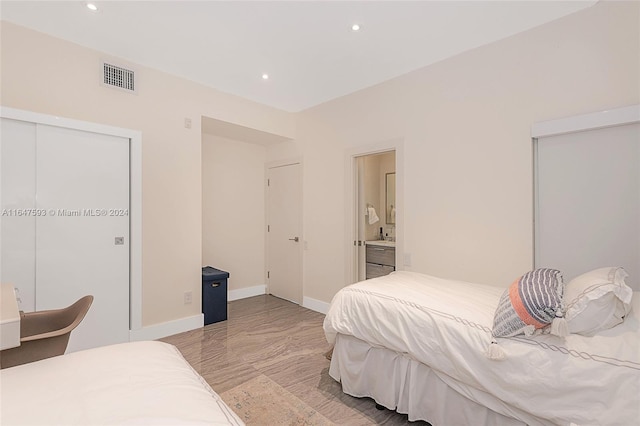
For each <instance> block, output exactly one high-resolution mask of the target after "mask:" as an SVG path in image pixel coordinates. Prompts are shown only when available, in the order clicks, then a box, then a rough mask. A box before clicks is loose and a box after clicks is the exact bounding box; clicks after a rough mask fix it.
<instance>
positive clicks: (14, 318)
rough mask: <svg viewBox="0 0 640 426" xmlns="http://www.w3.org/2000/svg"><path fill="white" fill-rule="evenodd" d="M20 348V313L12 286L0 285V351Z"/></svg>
mask: <svg viewBox="0 0 640 426" xmlns="http://www.w3.org/2000/svg"><path fill="white" fill-rule="evenodd" d="M16 346H20V311H19V310H18V300H17V299H16V293H15V290H14V289H13V285H12V284H0V350H3V349H9V348H15V347H16Z"/></svg>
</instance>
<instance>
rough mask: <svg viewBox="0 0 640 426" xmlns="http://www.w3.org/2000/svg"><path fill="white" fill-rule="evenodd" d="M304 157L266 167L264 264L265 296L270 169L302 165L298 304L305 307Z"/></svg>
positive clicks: (267, 265) (266, 290)
mask: <svg viewBox="0 0 640 426" xmlns="http://www.w3.org/2000/svg"><path fill="white" fill-rule="evenodd" d="M302 160H303V157H301V156H297V157H291V158H287V159H284V160H275V161H269V162H268V163H266V164H265V166H264V218H265V227H264V253H265V262H264V266H265V269H264V282H265V294H270V293H269V277H268V274H267V273H268V271H269V266H270V259H269V256H270V253H269V232H268V231H267V227H268V226H269V187H268V184H267V180H268V179H269V169H273V168H276V167H284V166H291V165H293V164H299V165H300V180H301V182H300V242H301V243H302V244H299V245H298V250H299V256H300V289H299V290H300V292H299V294H300V300H299V302H298V304H299V305H300V306H303V301H304V248H305V247H306V240H305V237H304V184H303V183H304V163H303V161H302Z"/></svg>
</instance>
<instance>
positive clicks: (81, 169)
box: [36, 125, 129, 351]
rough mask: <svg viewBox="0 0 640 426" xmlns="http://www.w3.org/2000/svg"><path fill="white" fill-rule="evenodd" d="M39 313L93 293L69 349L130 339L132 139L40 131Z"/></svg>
mask: <svg viewBox="0 0 640 426" xmlns="http://www.w3.org/2000/svg"><path fill="white" fill-rule="evenodd" d="M37 135H38V137H37V143H36V151H37V152H36V170H37V176H36V187H37V208H38V209H41V210H43V211H47V215H46V216H38V217H36V310H46V309H54V308H60V307H64V306H68V305H70V304H71V303H73V302H75V301H76V300H77V299H79V298H80V297H82V296H84V295H87V294H92V295H93V296H94V301H93V305H92V306H91V309H90V310H89V312H88V314H87V316H86V317H85V319H84V320H83V321H82V323H81V324H80V326H78V328H77V329H76V330H75V331H74V332H73V333H72V335H71V340H70V342H69V347H68V351H75V350H80V349H86V348H91V347H96V346H102V345H108V344H113V343H120V342H126V341H128V340H129V139H126V138H122V137H116V136H109V135H103V134H97V133H90V132H84V131H79V130H72V129H66V128H60V127H52V126H46V125H38V128H37Z"/></svg>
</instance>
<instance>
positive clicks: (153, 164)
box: [0, 22, 295, 326]
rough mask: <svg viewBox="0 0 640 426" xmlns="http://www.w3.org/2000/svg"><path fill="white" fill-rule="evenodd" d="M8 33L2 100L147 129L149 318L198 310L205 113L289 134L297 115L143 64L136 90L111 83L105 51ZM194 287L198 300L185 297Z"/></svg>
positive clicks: (10, 28) (24, 32)
mask: <svg viewBox="0 0 640 426" xmlns="http://www.w3.org/2000/svg"><path fill="white" fill-rule="evenodd" d="M0 31H1V34H0V35H1V52H2V58H1V59H2V61H1V64H0V88H1V93H2V98H1V103H2V105H3V106H7V107H12V108H18V109H24V110H29V111H35V112H39V113H44V114H52V115H58V116H63V117H69V118H73V119H79V120H85V121H90V122H96V123H103V124H108V125H112V126H118V127H124V128H130V129H134V130H139V131H141V132H142V198H143V199H142V204H143V212H142V213H143V218H142V222H143V229H142V238H143V241H142V280H143V283H142V322H143V325H144V326H150V325H154V324H159V323H163V322H167V321H171V320H175V319H180V318H186V317H190V316H193V315H198V314H199V313H200V310H201V309H200V286H201V266H202V256H201V252H202V202H201V201H202V190H201V133H200V128H201V116H203V115H204V116H207V117H211V118H215V119H218V120H224V121H228V122H232V123H235V124H239V125H242V126H245V127H250V128H255V129H258V130H262V131H265V132H268V133H272V134H276V135H281V136H285V137H289V138H293V137H294V133H295V121H294V116H293V115H291V114H289V113H287V112H284V111H280V110H276V109H273V108H269V107H266V106H264V105H260V104H257V103H254V102H250V101H247V100H244V99H242V98H239V97H236V96H232V95H228V94H225V93H222V92H219V91H216V90H213V89H210V88H206V87H204V86H201V85H199V84H196V83H193V82H190V81H187V80H184V79H180V78H177V77H174V76H171V75H168V74H165V73H162V72H159V71H156V70H153V69H150V68H146V67H142V66H138V65H135V64H134V65H133V66H134V67H135V69H136V71H137V75H138V78H139V81H138V82H139V85H138V86H139V91H138V94H137V95H132V94H128V93H124V92H122V91H119V90H114V89H110V88H106V87H103V86H101V85H100V84H99V81H100V74H99V70H100V61H101V60H102V59H105V58H109V57H107V56H105V55H104V54H102V53H100V52H98V51H94V50H91V49H87V48H85V47H82V46H79V45H76V44H72V43H69V42H66V41H63V40H60V39H56V38H53V37H49V36H47V35H44V34H42V33H38V32H35V31H32V30H29V29H26V28H23V27H20V26H16V25H13V24H10V23H7V22H2V23H1V29H0ZM109 59H110V58H109ZM118 62H122V61H118ZM125 64H126V63H125ZM185 118H191V120H192V127H191V129H186V128H185V127H184V119H185ZM227 225H228V226H229V227H230V228H233V227H240V226H244V223H241V222H230V223H228V224H227ZM186 291H192V292H193V296H194V297H193V303H192V304H191V305H185V304H184V303H183V294H184V292H186Z"/></svg>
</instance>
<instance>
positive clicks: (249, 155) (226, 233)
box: [202, 134, 266, 291]
mask: <svg viewBox="0 0 640 426" xmlns="http://www.w3.org/2000/svg"><path fill="white" fill-rule="evenodd" d="M265 158H266V148H265V147H264V146H261V145H256V144H252V143H246V142H242V141H238V140H232V139H226V138H222V137H219V136H215V135H208V134H203V135H202V263H203V265H210V266H213V267H214V268H218V269H222V270H224V271H227V272H229V274H230V277H229V287H228V288H229V290H230V291H233V290H239V289H242V288H248V287H255V286H264V285H265V279H264V271H265V232H264V230H265V214H264V212H265V195H264V180H265V169H264V168H265Z"/></svg>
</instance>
